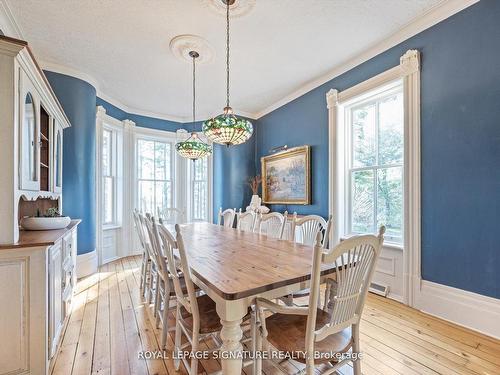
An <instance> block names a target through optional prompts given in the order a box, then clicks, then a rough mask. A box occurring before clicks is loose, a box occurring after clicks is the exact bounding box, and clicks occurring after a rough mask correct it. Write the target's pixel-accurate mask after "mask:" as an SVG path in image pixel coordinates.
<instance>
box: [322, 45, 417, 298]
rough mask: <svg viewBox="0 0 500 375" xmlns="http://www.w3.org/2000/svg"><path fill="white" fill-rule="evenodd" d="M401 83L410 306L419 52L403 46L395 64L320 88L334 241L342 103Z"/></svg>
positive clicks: (339, 205) (339, 207)
mask: <svg viewBox="0 0 500 375" xmlns="http://www.w3.org/2000/svg"><path fill="white" fill-rule="evenodd" d="M398 80H399V81H402V82H403V90H404V98H405V99H404V101H405V104H404V105H405V111H404V112H405V124H404V134H405V137H404V139H405V161H404V173H405V175H404V181H405V184H404V192H405V194H404V195H405V201H404V207H405V219H404V220H405V221H404V227H405V228H406V229H405V239H404V249H405V251H404V252H403V275H402V278H403V283H404V287H403V291H404V292H403V296H402V297H403V300H404V303H406V304H409V305H410V306H414V301H413V300H414V294H415V293H418V286H419V285H420V282H419V281H420V251H421V250H420V243H421V238H420V236H421V230H420V216H421V213H420V53H419V52H418V51H417V50H408V51H407V52H406V53H405V54H404V55H403V56H401V58H400V63H399V65H397V66H395V67H393V68H391V69H388V70H386V71H385V72H382V73H380V74H378V75H376V76H374V77H372V78H370V79H368V80H366V81H364V82H361V83H359V84H357V85H355V86H353V87H350V88H349V89H346V90H344V91H342V92H339V91H338V90H334V89H332V90H330V91H328V92H327V93H326V102H327V108H328V134H329V145H328V149H329V195H328V197H329V210H330V214H331V215H333V217H334V220H335V223H337V225H336V226H335V227H336V228H335V230H334V233H333V238H332V241H333V243H337V242H338V241H339V240H340V236H341V235H343V234H344V233H345V229H344V228H345V227H346V223H345V204H344V202H345V199H344V197H345V177H344V169H345V161H344V158H345V156H344V155H345V130H344V127H343V124H344V106H345V105H349V104H352V101H353V100H358V99H361V98H363V96H364V95H370V94H372V93H373V91H374V90H377V89H379V88H382V87H387V86H388V85H389V84H391V83H393V82H397V81H398Z"/></svg>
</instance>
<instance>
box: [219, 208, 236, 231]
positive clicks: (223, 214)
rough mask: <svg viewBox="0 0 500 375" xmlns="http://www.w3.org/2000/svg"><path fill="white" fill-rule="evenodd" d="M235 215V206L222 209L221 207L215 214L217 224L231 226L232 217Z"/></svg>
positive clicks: (232, 223)
mask: <svg viewBox="0 0 500 375" xmlns="http://www.w3.org/2000/svg"><path fill="white" fill-rule="evenodd" d="M235 216H236V208H235V209H232V208H228V209H226V210H224V211H222V207H221V208H219V214H218V215H217V225H223V226H225V227H226V228H232V227H233V225H234V218H235Z"/></svg>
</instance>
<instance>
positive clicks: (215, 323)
mask: <svg viewBox="0 0 500 375" xmlns="http://www.w3.org/2000/svg"><path fill="white" fill-rule="evenodd" d="M196 301H197V302H198V309H199V311H200V333H201V334H206V333H214V332H218V331H220V330H221V329H222V324H221V322H220V318H219V315H218V314H217V310H216V307H215V302H214V301H213V300H212V299H211V298H210V297H209V296H208V295H206V294H204V295H202V296H199V297H198V298H197V299H196ZM181 317H182V321H183V322H184V324H185V326H186V328H188V329H189V330H190V331H192V330H193V316H192V315H191V314H190V313H189V312H188V311H187V310H186V309H185V308H184V306H182V307H181Z"/></svg>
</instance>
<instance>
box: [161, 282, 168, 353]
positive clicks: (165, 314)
mask: <svg viewBox="0 0 500 375" xmlns="http://www.w3.org/2000/svg"><path fill="white" fill-rule="evenodd" d="M166 289H167V290H166V291H165V298H164V300H163V327H162V328H161V348H162V349H164V348H165V346H166V345H167V335H168V310H169V309H170V291H169V290H168V289H169V288H166Z"/></svg>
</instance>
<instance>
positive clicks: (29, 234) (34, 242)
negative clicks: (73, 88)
mask: <svg viewBox="0 0 500 375" xmlns="http://www.w3.org/2000/svg"><path fill="white" fill-rule="evenodd" d="M80 222H81V220H80V219H74V220H71V222H70V223H69V225H68V226H67V227H66V228H63V229H55V230H20V231H19V241H17V243H14V244H7V245H0V250H7V249H16V248H25V247H44V246H52V245H53V244H55V243H56V242H57V240H59V239H60V238H62V237H64V235H65V234H66V233H68V232H69V231H70V230H72V229H73V228H74V227H75V226H77V225H78V224H80Z"/></svg>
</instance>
